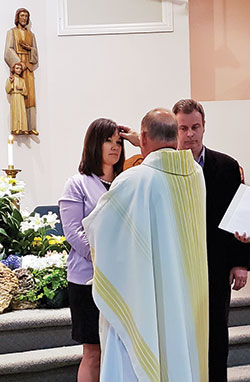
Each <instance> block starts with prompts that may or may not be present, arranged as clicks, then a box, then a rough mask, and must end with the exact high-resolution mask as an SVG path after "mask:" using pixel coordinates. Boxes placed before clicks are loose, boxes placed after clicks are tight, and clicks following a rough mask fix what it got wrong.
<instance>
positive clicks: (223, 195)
mask: <svg viewBox="0 0 250 382" xmlns="http://www.w3.org/2000/svg"><path fill="white" fill-rule="evenodd" d="M203 171H204V177H205V182H206V191H207V197H206V204H207V212H206V213H207V251H208V269H209V276H210V277H209V278H210V282H212V281H213V280H214V281H215V282H217V281H218V280H221V281H222V283H223V282H225V281H226V280H228V276H229V272H230V269H231V268H233V267H235V266H248V257H249V246H248V245H246V244H243V243H241V242H240V241H238V240H237V239H235V238H234V236H233V234H231V233H228V232H226V231H223V230H221V229H219V228H218V225H219V223H220V221H221V219H222V217H223V215H224V213H225V211H226V210H227V208H228V206H229V204H230V202H231V200H232V198H233V196H234V194H235V192H236V191H237V189H238V187H239V185H240V171H239V164H238V162H237V161H236V160H234V159H233V158H231V157H229V156H228V155H226V154H222V153H219V152H216V151H213V150H210V149H207V148H205V163H204V167H203ZM219 284H220V285H221V283H220V282H219ZM218 293H219V291H218Z"/></svg>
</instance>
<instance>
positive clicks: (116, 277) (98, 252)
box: [83, 149, 208, 382]
mask: <svg viewBox="0 0 250 382" xmlns="http://www.w3.org/2000/svg"><path fill="white" fill-rule="evenodd" d="M83 226H84V229H85V230H86V233H87V235H88V238H89V242H90V245H91V248H92V259H93V264H94V279H93V296H94V300H95V302H96V305H97V306H98V308H99V309H100V312H101V315H102V317H104V318H105V319H106V320H107V322H108V324H109V328H108V331H107V335H106V339H105V341H103V342H102V343H101V347H102V366H101V378H100V380H101V381H102V382H111V381H112V382H133V381H143V382H144V381H145V382H146V381H152V382H158V381H159V382H207V381H208V277H207V256H206V231H205V183H204V178H203V174H202V169H201V167H200V166H199V165H198V164H197V163H195V161H194V160H193V156H192V153H191V151H190V150H187V151H186V150H183V151H175V150H172V149H161V150H158V151H154V152H152V153H150V154H149V155H148V156H147V157H146V159H145V160H144V161H143V163H142V164H141V165H140V166H137V167H133V168H131V169H129V170H127V171H125V172H123V173H122V174H120V175H119V176H118V177H117V178H116V179H115V181H114V182H113V184H112V186H111V188H110V191H108V192H107V193H105V194H104V195H103V196H102V197H101V199H100V200H99V202H98V204H97V207H96V208H95V209H94V211H93V212H92V213H91V214H90V215H89V216H88V217H87V218H85V219H84V220H83ZM101 341H102V340H101Z"/></svg>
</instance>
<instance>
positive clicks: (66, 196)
mask: <svg viewBox="0 0 250 382" xmlns="http://www.w3.org/2000/svg"><path fill="white" fill-rule="evenodd" d="M106 191H107V190H106V188H105V187H104V185H103V184H102V182H101V181H100V179H99V178H98V176H96V175H94V174H93V175H92V176H87V175H81V174H77V175H74V176H72V177H71V178H69V179H68V181H67V182H66V184H65V187H64V192H63V196H62V197H61V199H60V200H59V207H60V214H61V220H62V225H63V231H64V234H65V237H66V239H67V241H68V242H69V243H70V245H71V250H70V253H69V256H68V264H67V265H68V270H67V274H68V276H67V278H68V281H70V282H73V283H75V284H86V282H87V281H88V280H90V279H92V277H93V266H92V261H91V255H90V249H89V243H88V239H87V237H86V235H85V232H84V230H83V227H82V219H83V218H84V217H86V216H88V215H89V213H90V212H91V211H92V210H93V209H94V208H95V206H96V203H97V201H98V199H99V198H100V196H101V195H102V194H103V193H104V192H106Z"/></svg>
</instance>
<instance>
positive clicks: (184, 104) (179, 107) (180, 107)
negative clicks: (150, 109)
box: [173, 99, 205, 124]
mask: <svg viewBox="0 0 250 382" xmlns="http://www.w3.org/2000/svg"><path fill="white" fill-rule="evenodd" d="M193 111H198V112H199V113H200V114H201V118H202V122H203V124H204V122H205V112H204V109H203V106H202V105H201V104H200V103H199V102H197V101H195V100H194V99H181V100H180V101H178V102H176V104H175V105H174V107H173V113H174V114H175V115H177V114H178V113H184V114H191V113H192V112H193Z"/></svg>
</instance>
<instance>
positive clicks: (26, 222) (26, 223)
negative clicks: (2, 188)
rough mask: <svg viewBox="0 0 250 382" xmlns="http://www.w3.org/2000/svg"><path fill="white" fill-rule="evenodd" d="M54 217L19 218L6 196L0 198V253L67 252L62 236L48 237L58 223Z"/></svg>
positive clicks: (17, 212) (55, 216)
mask: <svg viewBox="0 0 250 382" xmlns="http://www.w3.org/2000/svg"><path fill="white" fill-rule="evenodd" d="M58 222H59V220H58V217H57V215H56V214H53V213H52V212H49V213H48V214H47V215H43V216H42V217H41V216H40V215H39V214H37V213H36V214H30V215H29V216H25V215H22V214H21V213H20V211H19V210H18V209H17V208H16V207H15V205H14V204H13V203H12V201H11V200H10V199H9V198H8V197H3V198H0V227H1V228H0V245H1V248H0V253H2V257H3V259H6V258H8V256H9V255H13V254H18V255H20V256H25V255H30V254H32V255H36V256H44V255H45V254H46V253H47V252H48V251H58V252H62V251H64V250H65V251H66V252H69V250H70V245H69V243H68V242H67V241H66V239H65V238H64V237H62V236H55V235H53V234H52V235H48V231H49V230H51V229H54V228H55V224H56V223H58Z"/></svg>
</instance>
